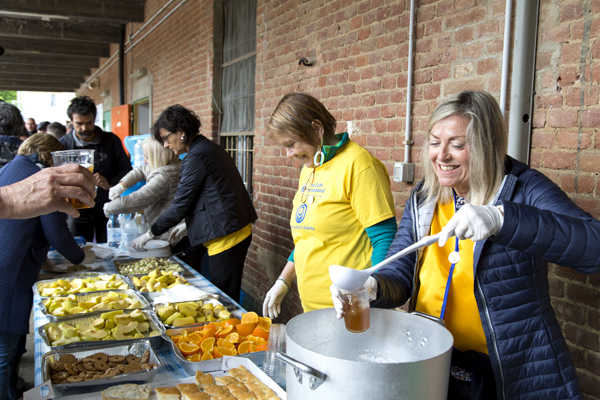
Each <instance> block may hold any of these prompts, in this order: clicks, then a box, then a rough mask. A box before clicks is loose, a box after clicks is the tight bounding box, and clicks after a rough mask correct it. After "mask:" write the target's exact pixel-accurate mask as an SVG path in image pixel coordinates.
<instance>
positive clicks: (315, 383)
mask: <svg viewBox="0 0 600 400" xmlns="http://www.w3.org/2000/svg"><path fill="white" fill-rule="evenodd" d="M275 357H277V358H279V359H280V360H281V361H283V362H285V363H287V364H289V365H290V366H291V367H292V368H293V369H294V375H296V379H297V380H298V383H299V384H302V373H305V374H307V375H310V378H309V380H308V382H309V387H310V390H315V389H316V388H318V387H319V386H321V384H322V383H323V382H325V379H327V375H326V374H324V373H322V372H321V371H318V370H316V369H314V368H313V367H309V366H308V365H306V364H304V363H301V362H300V361H298V360H296V359H295V358H292V357H290V356H288V355H287V354H285V353H280V352H277V353H275Z"/></svg>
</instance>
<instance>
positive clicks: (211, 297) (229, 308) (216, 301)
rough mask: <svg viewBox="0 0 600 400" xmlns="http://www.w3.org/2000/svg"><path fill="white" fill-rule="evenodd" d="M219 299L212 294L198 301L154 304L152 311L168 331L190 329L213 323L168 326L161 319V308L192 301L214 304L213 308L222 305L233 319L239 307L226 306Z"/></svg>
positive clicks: (229, 304) (200, 322)
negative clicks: (159, 310)
mask: <svg viewBox="0 0 600 400" xmlns="http://www.w3.org/2000/svg"><path fill="white" fill-rule="evenodd" d="M219 298H220V296H218V295H212V294H211V295H208V296H204V297H201V298H199V299H196V300H188V301H174V302H165V303H154V304H153V305H152V309H153V310H154V313H155V314H156V317H157V318H158V320H159V321H160V322H161V323H162V324H163V325H164V327H165V328H167V329H171V328H185V327H189V326H196V325H204V324H206V323H208V322H212V321H199V322H194V323H193V324H189V325H181V326H173V325H167V324H166V323H165V322H164V321H163V320H162V319H161V318H160V315H159V314H158V309H159V308H160V307H164V306H167V305H169V304H172V305H175V307H177V305H178V304H181V303H189V302H190V301H191V302H193V301H202V302H204V303H210V304H212V305H213V306H216V305H222V306H223V307H225V309H226V310H227V311H228V312H229V313H230V316H229V317H228V318H231V317H233V316H234V315H233V313H232V311H234V310H236V309H237V307H235V306H234V305H233V304H231V303H228V305H226V304H223V303H222V302H220V301H219ZM213 315H214V314H213ZM228 318H222V319H215V321H214V322H217V321H222V320H224V319H228Z"/></svg>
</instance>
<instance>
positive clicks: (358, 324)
mask: <svg viewBox="0 0 600 400" xmlns="http://www.w3.org/2000/svg"><path fill="white" fill-rule="evenodd" d="M340 291H341V292H342V293H341V297H342V303H343V307H344V322H345V324H346V329H347V330H348V331H350V332H354V333H359V332H364V331H366V330H367V329H369V325H370V322H371V321H370V311H371V305H370V303H369V292H368V291H367V289H365V288H361V289H359V290H356V291H345V290H340Z"/></svg>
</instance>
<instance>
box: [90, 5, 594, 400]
mask: <svg viewBox="0 0 600 400" xmlns="http://www.w3.org/2000/svg"><path fill="white" fill-rule="evenodd" d="M146 3H147V6H146V8H147V10H146V17H147V18H148V17H149V16H150V15H152V14H153V13H154V12H155V11H156V10H158V9H159V8H160V7H161V6H162V5H163V4H164V3H165V1H164V0H147V2H146ZM417 3H418V5H419V6H418V12H417V25H416V29H417V39H416V49H415V50H416V51H415V64H414V65H415V74H414V83H415V86H414V89H413V90H414V91H413V99H414V103H413V112H412V115H411V122H412V127H413V132H414V141H415V146H414V147H413V149H412V151H411V155H412V157H413V160H415V161H417V162H418V161H419V160H420V152H421V150H422V146H423V141H424V137H425V135H424V133H425V130H426V127H427V120H428V117H429V115H430V113H431V112H432V110H433V109H434V107H435V106H436V104H438V102H439V101H440V100H441V99H443V98H444V97H446V96H448V95H450V94H454V93H457V92H458V91H460V90H462V89H465V88H471V89H484V90H487V91H489V92H491V93H492V94H493V95H495V96H496V97H497V98H499V96H500V93H499V92H500V72H501V63H502V59H501V57H502V40H503V29H504V2H503V1H499V0H421V1H418V2H417ZM176 4H177V3H176V2H174V4H173V5H171V7H170V8H169V9H167V10H165V11H164V12H163V13H162V14H161V16H162V15H164V14H166V13H167V12H169V10H170V9H172V8H173V7H174V6H176ZM211 5H212V1H210V0H196V1H188V2H187V3H186V4H184V5H183V6H182V7H181V8H180V9H178V10H177V11H175V12H174V13H173V15H172V16H171V17H169V18H168V19H167V20H166V21H165V22H164V23H163V24H162V25H161V26H160V27H158V28H157V29H156V30H155V31H153V32H152V33H151V34H149V35H148V37H147V38H146V39H144V40H143V41H141V42H140V43H139V44H137V45H136V47H135V48H134V49H132V50H131V51H129V52H128V53H127V57H126V71H127V76H128V75H129V73H130V72H131V71H134V70H135V69H137V68H139V67H146V68H147V69H148V71H149V73H150V74H151V76H152V80H153V92H152V93H153V94H152V101H151V105H152V115H153V116H154V117H156V116H157V115H158V113H159V112H160V111H162V110H163V109H164V108H165V107H166V106H168V105H170V104H173V103H176V102H177V103H181V104H183V105H186V106H188V107H190V108H192V109H194V110H195V111H196V112H197V113H198V114H199V116H200V118H201V120H202V123H203V127H205V128H206V129H205V130H203V133H205V134H207V135H209V136H210V135H211V134H212V133H213V132H211V127H212V126H213V125H215V121H214V117H213V116H214V115H215V110H214V109H213V107H212V105H211V97H210V96H211V90H212V86H213V82H212V78H213V75H212V73H213V70H212V60H213V59H214V56H213V50H212V40H213V34H212V32H213V12H212V6H211ZM408 21H409V1H408V0H363V1H352V0H302V1H300V0H287V1H284V0H259V1H258V10H257V56H256V63H257V64H256V120H255V122H256V137H255V163H254V178H253V179H254V193H255V198H254V201H255V205H256V208H257V211H258V214H259V220H258V221H257V223H256V225H255V227H254V235H253V244H252V246H251V248H250V251H249V256H248V261H247V266H246V270H245V273H244V281H243V289H244V290H245V291H246V292H247V293H249V294H250V295H251V296H252V297H254V298H255V299H258V300H262V297H263V296H264V293H265V292H266V291H267V290H268V289H269V287H270V286H271V284H272V283H273V281H274V280H275V278H276V277H277V276H278V274H279V272H280V270H281V268H282V267H283V265H284V264H285V260H286V258H287V256H288V254H289V252H290V250H291V248H292V241H291V237H290V231H289V222H288V219H289V213H290V210H291V199H292V197H293V194H294V192H295V190H296V187H297V179H298V174H299V170H298V169H297V168H295V167H293V166H292V164H291V162H289V161H288V160H287V159H286V158H285V156H284V152H283V151H282V150H281V149H280V148H279V147H278V146H276V144H275V143H273V142H272V141H270V140H269V139H268V138H267V137H265V135H264V133H265V124H266V120H267V118H268V116H269V114H270V113H271V111H272V110H273V108H274V106H275V105H276V103H277V102H278V100H279V99H280V98H281V97H282V96H283V95H284V94H285V93H287V92H290V91H306V92H309V93H311V94H313V95H315V96H316V97H318V98H319V99H321V100H322V101H323V102H324V103H325V105H326V106H327V107H328V108H329V109H330V110H331V111H332V113H333V114H334V116H335V117H336V118H337V119H338V129H337V130H338V131H344V130H345V127H346V121H353V123H354V124H355V126H357V127H358V132H357V133H356V134H355V135H354V136H353V140H355V141H357V142H358V143H360V144H362V145H364V146H365V147H366V148H368V149H369V150H370V151H371V152H372V153H373V154H374V155H376V156H377V157H378V158H379V159H381V160H382V161H383V162H384V163H385V165H386V166H387V167H388V170H389V172H390V173H391V171H392V165H393V163H394V162H395V161H402V160H403V154H404V145H403V141H404V126H405V118H406V115H405V98H406V83H407V76H406V70H407V61H408V60H407V55H408ZM139 26H141V24H130V25H129V26H128V34H131V33H133V32H135V31H136V30H137V29H138V28H139ZM147 29H148V28H147ZM147 29H146V30H147ZM142 34H143V32H142ZM142 34H140V35H138V36H141V35H142ZM114 49H116V47H114ZM114 49H113V50H114ZM301 57H312V58H314V59H315V60H316V64H315V66H313V67H304V66H300V65H298V60H299V58H301ZM116 65H117V64H116V63H115V64H114V65H113V66H112V67H111V68H109V69H107V71H106V72H105V73H104V74H102V76H101V77H100V80H101V88H99V89H96V90H94V91H91V92H89V93H90V94H91V95H93V96H94V98H96V99H97V100H101V99H100V98H99V93H100V92H101V90H103V89H105V88H110V90H111V95H112V96H113V104H115V105H117V104H118V85H117V82H118V81H117V76H116ZM599 84H600V0H583V1H582V0H541V10H540V28H539V35H538V52H537V60H536V81H535V98H534V113H533V127H534V129H533V134H532V148H531V165H532V166H533V167H535V168H537V169H539V170H540V171H542V172H543V173H544V174H546V175H547V176H549V177H550V178H551V179H552V180H553V181H554V182H556V183H557V184H558V185H559V186H560V187H561V188H563V190H565V191H566V192H567V193H568V195H569V196H570V197H571V198H572V199H574V200H575V201H576V202H577V204H579V205H580V206H581V207H583V208H584V209H585V210H586V211H588V212H590V213H591V214H593V215H594V216H595V217H600V182H599V179H600V178H599V170H600V129H599V126H600V106H599V104H598V103H599V96H600V86H599ZM127 85H128V86H127V96H131V82H130V81H129V80H128V81H127ZM85 92H88V91H87V90H84V88H82V90H81V93H85ZM132 100H134V99H131V98H130V97H128V98H127V101H132ZM421 176H422V173H421V168H420V166H418V167H417V179H419V178H420V177H421ZM410 188H411V186H409V185H406V184H398V183H393V184H392V189H393V193H394V200H395V204H396V213H397V217H398V218H399V217H400V216H401V215H402V210H403V207H404V202H405V201H406V199H407V197H408V193H409V190H410ZM549 281H550V286H551V293H552V296H553V304H554V306H555V309H556V311H557V315H558V318H559V320H560V322H561V325H562V328H563V332H564V334H565V337H566V338H567V342H568V345H569V348H570V350H571V353H572V356H573V359H574V361H575V365H576V367H577V371H578V376H579V379H580V383H581V386H582V389H583V391H584V393H585V397H586V398H587V399H596V400H597V399H600V377H599V376H598V372H597V371H600V336H599V334H600V311H599V306H600V300H598V299H599V298H600V289H598V287H599V285H598V284H599V283H600V276H599V275H592V276H586V275H582V274H578V273H576V272H574V271H573V270H571V269H567V268H563V267H558V266H552V267H551V269H550V273H549ZM298 312H301V308H300V305H299V301H298V298H297V296H296V295H295V294H290V295H288V296H287V298H286V301H285V302H284V312H283V316H282V318H281V319H282V320H283V321H285V320H287V319H289V318H290V317H291V316H293V315H295V314H297V313H298Z"/></svg>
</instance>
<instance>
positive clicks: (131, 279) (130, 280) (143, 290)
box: [127, 272, 191, 298]
mask: <svg viewBox="0 0 600 400" xmlns="http://www.w3.org/2000/svg"><path fill="white" fill-rule="evenodd" d="M147 275H148V274H133V275H128V276H127V278H128V279H129V282H130V284H131V287H132V288H134V289H135V290H137V291H138V292H140V293H143V294H144V295H145V296H147V297H149V298H151V297H152V296H151V294H154V293H160V292H161V291H162V290H165V289H167V288H163V289H161V290H158V291H153V292H148V291H147V290H146V288H144V287H140V288H138V287H137V286H136V285H135V281H134V278H142V277H144V276H147ZM173 275H174V276H177V277H179V278H182V279H183V280H184V281H185V283H183V285H191V283H190V281H189V280H188V279H187V278H186V277H184V276H183V275H182V274H178V273H176V272H174V273H173Z"/></svg>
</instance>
